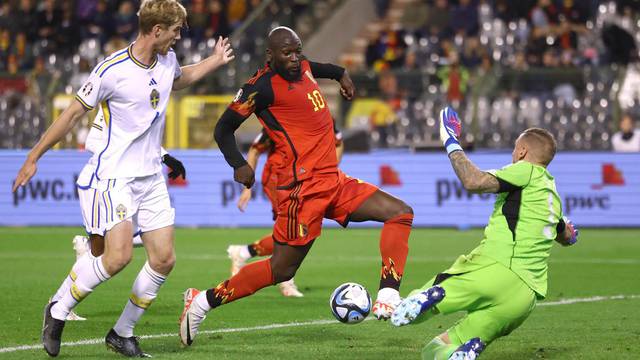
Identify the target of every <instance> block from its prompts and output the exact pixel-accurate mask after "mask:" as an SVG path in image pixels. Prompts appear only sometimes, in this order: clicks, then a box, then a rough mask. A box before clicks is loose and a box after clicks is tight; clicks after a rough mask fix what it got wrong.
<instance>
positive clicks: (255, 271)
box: [207, 259, 273, 308]
mask: <svg viewBox="0 0 640 360" xmlns="http://www.w3.org/2000/svg"><path fill="white" fill-rule="evenodd" d="M269 285H273V276H272V275H271V259H264V260H261V261H256V262H252V263H251V264H247V265H245V266H243V267H242V269H240V271H239V272H238V273H237V274H235V275H234V276H232V277H231V278H230V279H229V280H225V281H223V282H221V283H220V284H219V285H218V286H216V287H215V288H213V289H209V290H207V301H208V302H209V305H210V306H211V307H212V308H215V307H217V306H220V305H222V304H226V303H229V302H232V301H235V300H238V299H240V298H243V297H245V296H249V295H251V294H253V293H255V292H256V291H258V290H260V289H262V288H264V287H267V286H269Z"/></svg>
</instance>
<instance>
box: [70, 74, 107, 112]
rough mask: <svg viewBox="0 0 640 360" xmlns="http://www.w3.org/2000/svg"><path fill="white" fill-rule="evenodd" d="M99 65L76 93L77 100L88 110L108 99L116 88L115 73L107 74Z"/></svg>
mask: <svg viewBox="0 0 640 360" xmlns="http://www.w3.org/2000/svg"><path fill="white" fill-rule="evenodd" d="M102 65H103V64H99V65H98V66H96V68H95V69H93V70H92V71H91V75H89V78H88V79H87V81H85V83H84V84H83V85H82V87H81V88H80V90H78V92H77V93H76V100H78V101H79V102H80V103H81V104H82V106H84V107H85V109H87V110H92V109H93V108H94V107H95V106H96V105H98V104H99V103H100V102H101V101H103V100H105V99H108V98H109V97H111V95H112V94H113V89H114V88H115V85H114V84H115V81H116V79H115V72H113V71H110V72H106V71H105V70H104V69H102V67H103V66H102Z"/></svg>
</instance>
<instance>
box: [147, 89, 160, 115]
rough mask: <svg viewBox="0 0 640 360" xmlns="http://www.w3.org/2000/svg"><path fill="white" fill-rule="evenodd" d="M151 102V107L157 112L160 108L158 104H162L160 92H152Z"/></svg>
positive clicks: (154, 90)
mask: <svg viewBox="0 0 640 360" xmlns="http://www.w3.org/2000/svg"><path fill="white" fill-rule="evenodd" d="M149 101H150V102H151V107H152V108H153V109H154V110H155V109H156V108H157V107H158V103H159V102H160V93H159V92H158V90H156V89H153V90H151V94H150V95H149Z"/></svg>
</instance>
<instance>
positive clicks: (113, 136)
mask: <svg viewBox="0 0 640 360" xmlns="http://www.w3.org/2000/svg"><path fill="white" fill-rule="evenodd" d="M132 46H133V44H131V45H130V46H129V47H127V48H126V49H121V50H119V51H116V52H115V53H113V54H112V55H110V56H109V57H108V58H107V59H106V60H105V61H103V62H101V63H100V64H98V65H97V66H96V67H95V68H94V69H93V71H91V75H90V76H89V79H88V80H87V81H86V82H85V84H84V85H83V86H82V88H80V90H78V93H77V94H76V99H77V100H78V101H79V102H80V103H81V104H82V105H83V106H84V107H85V108H86V109H87V110H91V109H93V108H94V107H99V110H98V115H97V116H96V119H95V120H94V122H93V125H92V126H91V130H90V132H89V135H88V137H87V141H86V149H87V150H89V151H91V152H92V153H93V156H92V157H91V159H90V160H89V163H88V164H87V165H88V166H87V167H92V168H95V170H93V174H92V176H91V177H92V178H93V177H94V176H95V178H96V179H97V180H100V179H118V178H124V177H127V178H132V177H143V176H148V175H153V174H156V173H158V172H160V171H161V169H162V165H161V163H160V159H161V148H160V146H161V144H162V138H163V134H164V125H165V114H166V110H167V104H168V103H169V95H170V93H171V88H172V87H173V81H174V80H175V79H176V78H178V77H179V76H180V75H181V74H182V73H181V70H180V65H179V64H178V61H177V59H176V55H175V53H174V52H173V51H169V53H167V55H157V57H156V59H155V60H154V61H153V63H152V64H151V65H149V66H147V65H144V64H142V63H141V62H140V61H138V60H137V59H136V58H135V57H134V56H133V53H132V51H131V48H132ZM83 185H84V184H83Z"/></svg>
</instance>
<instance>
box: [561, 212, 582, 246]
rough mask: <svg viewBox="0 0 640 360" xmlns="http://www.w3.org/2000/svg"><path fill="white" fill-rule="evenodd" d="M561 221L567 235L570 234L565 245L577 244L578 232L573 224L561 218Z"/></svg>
mask: <svg viewBox="0 0 640 360" xmlns="http://www.w3.org/2000/svg"><path fill="white" fill-rule="evenodd" d="M562 219H563V220H564V224H565V227H566V228H567V229H568V230H569V234H570V237H569V239H567V245H573V244H575V243H577V242H578V234H579V233H580V231H579V230H578V228H577V227H576V226H575V225H574V224H573V222H572V221H571V220H569V219H568V218H566V217H563V218H562Z"/></svg>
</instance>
